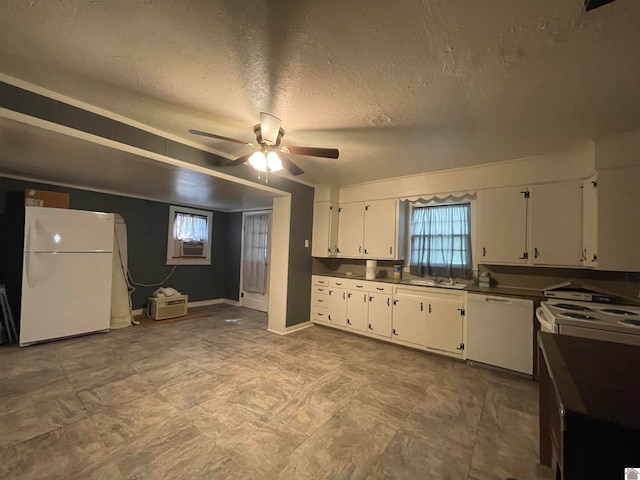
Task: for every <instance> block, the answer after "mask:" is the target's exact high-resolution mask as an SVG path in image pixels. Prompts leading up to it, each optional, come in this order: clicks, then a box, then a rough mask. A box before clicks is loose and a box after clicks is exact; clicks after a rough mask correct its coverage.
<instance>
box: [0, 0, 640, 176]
mask: <svg viewBox="0 0 640 480" xmlns="http://www.w3.org/2000/svg"><path fill="white" fill-rule="evenodd" d="M0 18H2V21H1V22H2V28H1V29H0V71H2V72H3V73H5V74H8V75H11V76H13V77H16V78H19V79H22V80H25V81H28V82H30V83H33V84H36V85H39V86H42V87H45V88H47V89H50V90H53V91H56V92H59V93H61V94H64V95H67V96H69V97H72V98H75V99H78V100H80V101H83V102H86V103H89V104H92V105H95V106H98V107H101V108H104V109H106V110H109V111H112V112H115V113H118V114H120V115H123V116H125V117H129V118H131V119H134V120H136V121H139V122H142V123H144V124H147V125H150V126H153V127H155V128H158V129H161V130H164V131H166V132H169V133H172V134H174V135H178V136H181V137H184V138H189V140H191V141H197V142H200V143H202V144H203V145H206V146H208V147H211V148H215V149H216V150H218V151H222V152H224V153H226V154H227V155H228V156H229V158H234V157H235V156H239V155H241V154H244V153H247V151H246V150H244V148H245V147H242V146H238V145H235V144H232V143H225V142H220V141H213V140H211V141H209V140H207V139H203V138H198V137H192V136H190V135H189V134H188V133H186V131H187V130H188V129H189V128H196V129H200V130H207V131H211V132H215V133H218V134H221V135H226V136H231V137H235V138H240V139H246V140H248V141H253V135H252V126H253V125H254V124H255V123H257V121H258V116H259V112H260V111H267V112H270V113H272V114H274V115H277V116H279V117H281V118H282V119H283V127H284V129H285V131H286V134H285V137H284V141H283V143H284V144H287V143H288V144H292V145H305V146H307V145H308V146H321V147H335V148H338V149H340V152H341V155H340V159H339V160H328V159H315V158H310V157H299V156H297V157H295V158H294V160H295V161H296V163H298V164H299V165H300V166H301V167H302V168H303V169H304V170H306V172H307V173H305V174H304V175H303V176H302V177H301V178H302V179H304V180H306V181H309V182H313V183H325V182H332V183H337V184H343V185H344V184H352V183H358V182H362V181H368V180H374V179H379V178H385V177H391V176H399V175H410V174H415V173H418V172H426V171H435V170H443V169H447V168H456V167H462V166H467V165H473V164H480V163H487V162H495V161H500V160H507V159H511V158H518V157H525V156H529V155H536V154H542V153H548V152H552V151H556V150H560V149H562V148H564V146H566V145H569V144H575V143H576V142H580V141H584V140H586V139H590V138H591V139H593V138H597V137H599V136H603V135H609V134H612V133H618V132H625V131H630V130H634V129H638V128H640V91H639V90H640V88H639V87H640V62H639V61H638V59H639V56H638V45H640V0H617V1H615V2H613V3H611V4H609V5H606V6H604V7H601V8H598V9H596V10H593V11H591V12H589V13H585V12H584V8H583V0H486V1H482V2H478V1H476V2H474V1H469V0H402V1H397V0H395V1H391V0H381V1H375V2H372V1H370V0H349V1H344V0H341V1H338V0H307V1H305V0H272V1H267V0H263V1H258V0H244V1H237V0H217V1H212V0H209V1H204V0H202V1H197V2H196V1H189V2H184V1H180V0H173V1H171V0H164V1H161V0H157V1H156V0H144V1H142V0H139V1H134V0H113V1H107V0H93V1H88V0H87V1H80V0H77V1H72V0H58V1H46V0H42V1H39V0H29V1H26V0H4V1H2V2H0Z"/></svg>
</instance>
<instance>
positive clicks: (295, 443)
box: [0, 305, 549, 480]
mask: <svg viewBox="0 0 640 480" xmlns="http://www.w3.org/2000/svg"><path fill="white" fill-rule="evenodd" d="M206 315H207V316H205V317H202V318H194V319H191V320H185V321H183V322H177V323H170V324H163V325H159V326H155V327H143V326H134V327H129V328H125V329H122V330H116V331H112V332H109V333H107V334H97V335H90V336H86V337H81V338H76V339H71V340H66V341H60V342H53V343H48V344H42V345H36V346H31V347H27V348H22V349H19V348H17V347H2V348H0V478H2V479H9V478H11V479H14V480H15V479H38V478H46V479H55V478H64V479H83V480H84V479H101V480H102V479H132V478H135V479H141V478H145V479H148V478H153V479H155V478H159V479H160V478H162V479H209V478H216V479H227V478H230V479H235V478H238V479H296V480H298V479H301V480H304V479H317V478H322V479H366V480H374V479H379V480H382V479H452V480H458V479H470V480H471V479H473V480H480V479H505V478H507V477H515V478H518V479H520V480H529V479H540V478H547V476H548V475H549V471H548V470H547V469H544V468H542V467H540V466H537V465H536V463H537V451H538V447H537V432H538V426H537V422H538V410H537V384H536V383H534V382H532V381H528V380H523V379H520V378H517V377H513V376H509V375H504V374H499V373H495V372H492V371H489V370H485V369H479V368H475V367H470V366H467V365H466V364H464V363H461V362H455V361H452V360H448V359H446V358H441V357H438V356H435V355H429V354H426V353H422V352H418V351H414V350H411V349H406V348H402V347H397V346H394V345H390V344H386V343H383V342H378V341H375V340H370V339H367V338H363V337H360V336H355V335H349V334H346V333H343V332H338V331H335V330H331V329H329V328H324V327H318V326H316V327H312V328H308V329H305V330H301V331H298V332H295V333H292V334H290V335H288V336H279V335H275V334H271V333H269V332H267V331H266V316H265V315H264V314H261V313H258V312H253V311H251V310H247V309H242V308H238V307H232V306H228V305H216V306H212V307H209V308H208V309H207V311H206Z"/></svg>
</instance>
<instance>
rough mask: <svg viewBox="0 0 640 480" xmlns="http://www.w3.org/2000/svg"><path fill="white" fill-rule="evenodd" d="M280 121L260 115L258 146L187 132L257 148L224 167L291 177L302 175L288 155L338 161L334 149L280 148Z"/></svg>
mask: <svg viewBox="0 0 640 480" xmlns="http://www.w3.org/2000/svg"><path fill="white" fill-rule="evenodd" d="M280 124H281V120H280V119H279V118H278V117H275V116H273V115H271V114H268V113H264V112H260V123H259V124H257V125H255V126H254V127H253V133H255V135H256V142H257V144H253V143H250V142H245V141H244V140H238V139H235V138H230V137H224V136H222V135H216V134H214V133H209V132H203V131H201V130H193V129H191V130H189V133H192V134H194V135H201V136H203V137H210V138H215V139H218V140H226V141H228V142H234V143H239V144H241V145H246V146H247V147H254V148H259V150H258V151H257V152H253V153H248V154H246V155H243V156H241V157H239V158H237V159H235V160H232V161H230V162H228V163H227V164H226V165H227V166H231V167H233V166H236V165H241V164H243V163H245V162H247V161H248V162H249V163H250V164H251V166H252V167H253V168H255V169H256V170H258V171H259V172H265V173H269V172H277V171H279V170H282V169H283V168H284V169H285V170H287V171H288V172H289V173H290V174H291V175H300V174H302V173H304V170H302V169H301V168H300V167H298V166H297V165H296V164H295V163H293V162H292V161H291V160H289V159H288V158H287V156H286V155H287V154H291V155H308V156H311V157H322V158H338V156H339V155H340V152H339V151H338V150H337V149H336V148H320V147H294V146H293V145H288V146H285V145H281V144H280V142H281V141H282V137H283V136H284V130H283V129H282V128H281V127H280Z"/></svg>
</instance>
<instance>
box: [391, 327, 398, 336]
mask: <svg viewBox="0 0 640 480" xmlns="http://www.w3.org/2000/svg"><path fill="white" fill-rule="evenodd" d="M391 331H392V332H393V334H394V335H395V336H398V332H396V329H395V328H394V329H393V330H391Z"/></svg>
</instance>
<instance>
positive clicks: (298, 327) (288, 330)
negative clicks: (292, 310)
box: [267, 321, 313, 335]
mask: <svg viewBox="0 0 640 480" xmlns="http://www.w3.org/2000/svg"><path fill="white" fill-rule="evenodd" d="M309 327H313V322H311V321H309V322H303V323H299V324H297V325H293V326H292V327H287V328H286V330H285V331H284V332H277V331H275V330H271V329H269V328H267V331H268V332H271V333H277V334H278V335H289V334H290V333H293V332H297V331H298V330H304V329H305V328H309Z"/></svg>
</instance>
